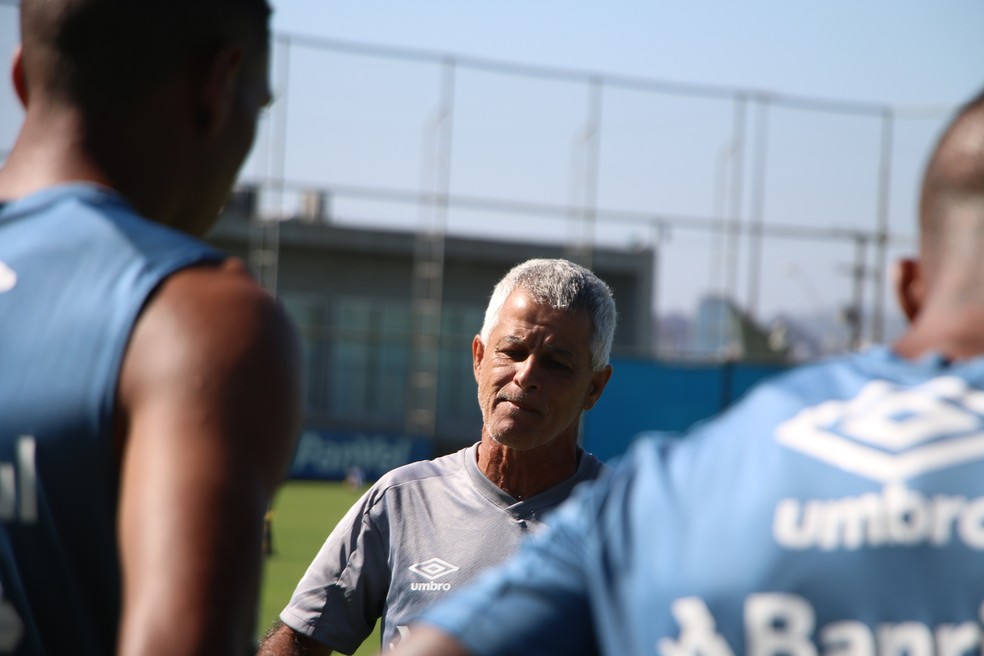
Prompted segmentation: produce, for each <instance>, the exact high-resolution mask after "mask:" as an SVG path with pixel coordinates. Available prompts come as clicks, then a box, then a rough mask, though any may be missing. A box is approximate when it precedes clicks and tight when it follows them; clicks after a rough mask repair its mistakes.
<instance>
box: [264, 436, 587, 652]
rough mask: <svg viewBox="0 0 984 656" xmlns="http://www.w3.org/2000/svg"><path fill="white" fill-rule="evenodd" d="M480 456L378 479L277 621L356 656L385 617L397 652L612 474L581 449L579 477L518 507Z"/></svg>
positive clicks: (416, 466)
mask: <svg viewBox="0 0 984 656" xmlns="http://www.w3.org/2000/svg"><path fill="white" fill-rule="evenodd" d="M477 450H478V444H473V445H472V446H470V447H467V448H465V449H462V450H461V451H458V452H456V453H452V454H450V455H447V456H444V457H441V458H437V459H435V460H428V461H422V462H415V463H411V464H409V465H405V466H403V467H399V468H397V469H394V470H393V471H391V472H389V473H388V474H386V475H385V476H383V477H382V478H380V479H379V481H377V482H376V484H375V485H373V486H372V487H371V488H370V489H369V490H368V491H367V492H366V493H365V495H363V496H362V498H361V499H360V500H359V501H358V502H357V503H356V504H355V505H354V506H353V507H352V508H351V509H350V510H349V511H348V513H346V515H345V517H343V518H342V520H341V521H340V522H339V523H338V525H337V526H336V527H335V530H333V531H332V532H331V535H329V536H328V539H327V540H326V541H325V544H324V546H322V547H321V550H320V551H319V552H318V555H317V556H316V557H315V559H314V562H312V563H311V565H310V567H308V570H307V573H305V575H304V577H303V578H302V579H301V581H300V583H298V584H297V588H296V589H295V590H294V595H293V597H292V598H291V600H290V603H289V604H288V605H287V607H286V608H285V609H284V610H283V612H281V613H280V620H281V621H282V622H283V623H284V624H286V625H287V626H289V627H291V628H292V629H294V630H295V631H298V632H299V633H302V634H304V635H307V636H310V637H312V638H314V639H315V640H318V641H319V642H322V643H324V644H326V645H328V646H329V647H331V648H332V649H333V650H336V651H340V652H342V653H346V654H351V653H352V652H353V651H355V650H356V649H357V648H358V647H359V645H361V644H362V642H363V641H364V640H365V639H366V638H367V637H368V636H369V634H370V633H371V632H372V629H373V627H374V626H375V624H376V620H377V619H378V618H380V617H382V621H383V630H382V641H383V645H384V646H390V645H392V644H395V643H396V642H398V639H399V637H400V636H401V635H402V634H403V633H405V632H406V626H407V625H408V624H409V623H410V621H411V620H412V619H414V618H416V617H417V616H418V615H419V614H420V613H421V611H422V610H423V609H424V608H426V607H427V606H429V605H430V604H432V603H434V602H435V601H437V600H438V599H441V598H442V597H444V596H446V595H447V594H448V593H450V592H451V591H452V590H454V589H456V588H458V587H459V586H461V585H462V584H464V583H465V582H466V581H469V580H470V579H472V578H473V577H474V576H475V575H476V574H478V573H479V572H481V571H482V570H484V569H486V568H488V567H490V566H492V565H495V564H497V563H500V562H502V561H503V560H504V559H505V558H506V557H507V556H509V555H510V554H511V553H512V552H513V551H515V549H516V547H517V546H518V544H519V541H520V540H521V539H522V538H523V536H524V535H525V534H526V533H528V532H530V531H532V530H534V529H536V528H537V527H538V526H539V525H540V524H541V523H542V522H543V515H544V513H546V512H547V511H549V510H550V509H552V508H554V507H555V506H557V505H558V504H560V503H561V502H562V501H563V500H564V499H566V498H567V497H568V496H569V495H570V493H571V490H572V489H573V488H574V486H575V485H577V484H578V483H581V482H582V481H587V480H592V479H595V478H597V477H598V476H600V475H601V474H602V472H603V471H604V470H605V469H606V467H605V465H604V464H603V463H602V462H601V461H599V460H598V459H597V458H595V457H594V456H593V455H591V454H590V453H587V452H585V451H580V453H579V456H580V457H579V459H578V467H577V471H576V472H575V473H574V475H573V476H571V477H570V478H568V479H567V480H565V481H563V482H561V483H559V484H558V485H555V486H554V487H552V488H550V489H549V490H545V491H544V492H542V493H540V494H537V495H536V496H534V497H531V498H529V499H525V500H523V501H517V500H516V499H514V498H512V497H511V496H509V495H508V494H506V493H505V492H503V491H502V490H501V489H499V488H498V487H497V486H496V485H495V484H493V483H492V481H490V480H489V479H488V478H486V477H485V475H484V474H483V473H482V472H481V470H479V468H478V463H477Z"/></svg>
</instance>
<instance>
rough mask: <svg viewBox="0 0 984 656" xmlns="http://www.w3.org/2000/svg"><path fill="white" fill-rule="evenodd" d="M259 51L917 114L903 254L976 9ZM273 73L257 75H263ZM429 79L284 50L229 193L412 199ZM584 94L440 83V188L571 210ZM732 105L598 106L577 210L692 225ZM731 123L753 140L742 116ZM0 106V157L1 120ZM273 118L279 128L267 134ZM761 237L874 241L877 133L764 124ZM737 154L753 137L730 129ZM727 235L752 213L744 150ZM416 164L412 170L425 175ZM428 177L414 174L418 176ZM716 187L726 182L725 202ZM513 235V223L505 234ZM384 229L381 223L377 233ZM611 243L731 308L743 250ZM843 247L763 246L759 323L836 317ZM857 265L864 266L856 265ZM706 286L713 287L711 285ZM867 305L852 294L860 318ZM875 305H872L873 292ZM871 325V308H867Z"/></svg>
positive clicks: (892, 10)
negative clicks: (571, 74)
mask: <svg viewBox="0 0 984 656" xmlns="http://www.w3.org/2000/svg"><path fill="white" fill-rule="evenodd" d="M274 5H275V14H274V21H273V26H274V30H275V32H277V33H278V34H293V35H308V36H313V37H320V38H327V39H338V40H344V41H350V42H357V43H365V44H374V45H378V46H386V47H397V48H406V49H410V50H420V51H424V52H427V53H434V54H446V55H452V56H458V57H478V58H487V59H491V60H496V61H501V62H514V63H518V64H529V65H537V66H543V67H548V68H557V69H564V70H571V71H587V72H595V73H602V74H611V75H616V76H627V77H637V78H644V79H654V80H666V81H671V82H681V83H690V84H699V85H716V86H720V87H722V88H726V89H745V90H755V91H762V92H771V93H777V94H783V95H789V96H804V97H810V98H820V99H830V100H839V101H850V102H863V103H876V104H879V105H891V106H899V107H905V108H908V109H913V108H918V107H925V108H928V112H929V113H928V116H930V118H925V117H922V118H902V119H900V120H898V121H897V123H896V125H895V134H894V142H893V157H892V177H891V196H890V204H889V207H890V209H889V225H890V227H891V229H892V230H893V232H895V233H896V234H900V235H902V236H903V238H902V240H901V241H900V242H899V243H897V244H896V245H894V246H893V248H892V249H891V252H890V254H889V255H890V258H894V257H895V256H898V255H901V254H906V253H907V252H908V251H909V250H911V243H910V244H907V243H905V235H906V234H908V235H909V236H910V237H911V229H912V226H913V225H914V216H913V209H914V207H915V199H916V193H917V192H916V189H917V183H918V179H919V175H920V172H921V168H922V165H923V163H924V160H925V157H926V154H927V152H928V150H929V148H930V146H931V144H932V141H933V139H934V138H935V136H936V134H937V132H938V130H939V127H940V125H941V123H942V121H943V120H944V118H945V116H946V111H947V109H948V108H951V107H953V106H954V105H956V104H958V103H960V102H962V101H964V100H966V99H968V98H969V97H971V96H972V95H973V94H974V93H976V92H977V91H978V90H979V89H980V88H982V87H984V38H982V37H981V34H980V26H982V25H984V2H980V1H979V0H953V1H943V2H940V1H932V0H895V1H893V2H888V1H886V0H866V1H863V2H858V1H857V0H854V1H851V2H848V1H845V0H829V1H826V2H790V1H789V0H785V1H781V2H780V1H777V0H747V1H740V2H739V1H735V2H725V1H724V0H705V1H691V2H679V1H677V2H665V1H656V0H652V1H648V2H644V1H629V0H606V1H605V2H600V1H597V0H596V1H594V2H586V1H583V0H525V1H524V0H497V1H496V2H491V1H486V0H468V1H461V0H458V1H456V2H452V1H450V0H414V1H413V2H409V1H403V2H397V1H387V2H383V1H380V0H358V1H356V0H346V1H337V0H281V1H280V2H274ZM13 17H14V14H13V12H12V10H10V9H9V8H5V7H0V50H2V51H4V52H9V50H10V49H11V48H12V47H13V43H14V40H15V37H14V25H13ZM278 63H279V60H278V58H275V61H274V70H273V73H274V77H275V80H276V78H277V75H278V71H277V66H278ZM440 73H441V68H440V65H439V64H436V63H432V62H428V61H423V62H420V61H407V60H400V59H396V60H394V59H387V58H374V57H366V56H363V55H359V54H353V53H343V52H338V51H329V52H316V51H311V50H310V49H305V48H294V49H292V54H291V57H290V73H289V77H290V82H289V84H288V85H287V86H286V87H285V88H284V89H278V91H279V92H281V93H284V92H286V93H285V95H286V99H287V100H286V102H284V101H281V102H278V104H277V105H276V106H275V107H274V109H273V110H271V112H270V114H269V116H268V117H267V119H266V120H265V122H264V125H263V126H262V128H263V129H261V132H260V135H259V138H258V142H257V147H256V148H255V149H254V152H253V154H252V155H251V158H250V160H249V161H248V162H247V165H246V167H245V169H244V179H245V178H252V179H255V178H262V177H264V175H269V174H270V171H273V170H275V169H277V166H276V164H275V163H274V161H275V160H276V158H277V153H278V152H279V153H282V154H283V158H284V165H283V167H282V173H283V175H284V177H285V178H286V179H287V180H288V181H290V182H292V183H294V184H295V186H297V187H302V186H311V187H319V188H332V189H336V190H338V189H344V188H346V187H350V188H358V189H362V188H368V187H372V188H385V189H395V190H399V191H402V192H410V193H412V192H419V191H421V190H422V189H423V188H424V186H425V185H424V183H423V182H422V180H424V179H426V178H427V175H428V171H430V169H429V168H428V167H429V166H432V164H433V161H432V158H431V155H430V154H429V151H428V147H429V145H431V142H430V140H431V139H432V138H433V133H432V132H430V131H429V130H430V128H429V127H428V126H430V125H431V123H432V122H433V117H434V115H435V110H436V107H437V105H438V104H439V103H438V102H437V98H438V95H439V86H440ZM586 98H587V89H586V86H585V85H584V84H570V83H566V82H558V81H555V80H540V79H527V78H518V77H515V76H504V75H500V74H498V73H495V72H489V71H481V70H474V69H468V68H467V67H459V70H458V71H457V73H456V86H455V99H454V102H455V115H454V143H453V148H452V169H451V176H450V190H451V192H452V194H461V195H466V196H474V197H481V198H502V199H506V200H511V201H518V202H524V203H531V204H545V205H552V206H562V205H567V204H574V205H576V204H577V203H578V202H579V201H580V200H581V199H583V195H584V188H583V185H580V186H579V182H578V180H579V178H578V177H577V175H578V173H577V170H578V168H577V167H578V166H580V165H583V163H584V158H585V151H584V149H585V146H584V144H583V142H580V141H579V139H580V136H579V135H581V134H582V133H583V130H584V127H585V110H586V102H585V100H586ZM732 112H733V108H732V105H731V103H730V101H713V102H693V101H691V100H688V99H684V100H680V99H679V98H673V97H668V96H665V95H656V96H653V95H652V94H648V95H647V94H640V93H636V92H634V91H628V90H624V89H606V92H605V97H604V101H603V122H602V128H601V136H600V159H601V166H602V171H601V174H600V175H599V178H598V188H597V199H596V200H597V204H598V206H599V207H602V208H609V209H614V210H625V211H627V212H635V213H647V212H653V213H655V214H671V215H676V214H680V215H686V216H697V217H704V218H706V217H711V216H717V215H719V213H720V211H721V210H722V208H723V207H725V206H726V202H724V201H723V200H722V199H723V198H726V194H727V190H728V189H732V188H734V187H737V186H739V185H737V183H735V182H733V181H731V182H729V180H731V179H730V178H727V177H725V176H722V174H721V171H722V170H723V169H721V166H720V165H721V164H722V162H724V163H727V152H728V148H729V143H730V135H731V132H730V130H731V121H732ZM755 112H756V110H755V108H754V107H752V108H749V109H748V114H747V116H746V125H747V126H748V129H749V130H752V129H753V128H754V126H755V124H756V121H757V120H758V117H759V115H758V114H756V113H755ZM19 116H20V115H19V110H17V108H16V104H15V103H14V102H13V100H12V97H11V95H10V93H9V90H8V89H7V88H6V87H4V88H3V89H2V90H0V150H3V149H4V148H6V147H9V144H10V143H11V142H12V139H13V135H14V134H15V131H16V126H17V123H18V121H19ZM281 118H285V120H286V125H287V128H286V133H285V135H286V136H284V135H281V136H280V137H278V136H277V134H276V125H275V122H276V121H279V120H280V119H281ZM768 121H769V138H768V139H769V141H768V157H767V177H766V180H767V184H766V187H767V191H766V196H765V201H764V203H763V209H762V214H763V215H764V219H765V221H766V222H771V221H775V222H779V223H788V224H795V225H803V226H808V227H814V228H816V227H829V226H834V227H840V228H844V229H850V228H857V227H860V228H864V229H870V228H872V227H873V226H874V219H873V217H874V215H875V213H876V205H877V193H876V192H877V184H878V179H877V169H878V148H879V124H878V122H877V121H874V120H872V119H865V118H861V119H858V118H854V117H848V118H845V117H842V116H832V115H824V114H810V113H805V112H801V111H799V110H797V109H795V108H793V109H790V108H772V109H770V110H768ZM747 138H748V139H749V140H751V139H752V138H753V135H752V133H751V132H750V133H749V134H748V135H747ZM743 157H744V160H743V161H744V179H743V181H742V188H743V193H742V200H741V203H742V210H741V212H740V213H741V215H742V217H743V220H747V219H748V216H749V215H750V214H751V213H752V211H753V209H754V208H753V207H752V206H753V203H754V200H753V192H752V190H751V188H750V185H751V177H752V174H751V170H752V168H753V167H754V165H755V162H754V155H753V153H752V151H751V150H750V149H749V148H746V150H745V153H744V155H743ZM429 158H430V159H429ZM431 172H432V171H431ZM729 185H731V186H729ZM333 209H334V212H335V213H336V218H337V219H338V220H340V221H348V222H350V223H355V224H360V223H366V224H369V223H372V222H373V221H377V220H382V219H385V220H386V221H392V222H395V223H399V222H400V221H403V223H404V224H407V223H409V225H411V226H412V225H415V224H416V223H417V222H419V220H420V219H419V212H418V211H417V210H415V209H410V208H408V207H407V206H405V205H404V206H399V205H397V204H393V203H388V204H387V203H379V202H370V201H368V200H365V199H361V200H360V199H358V198H346V197H345V196H344V194H343V193H336V196H335V198H334V200H333ZM510 221H512V222H510ZM384 222H385V221H384ZM449 225H450V226H451V227H452V229H459V230H461V231H464V232H477V233H481V234H493V235H497V236H508V237H510V238H517V239H522V238H530V239H534V240H547V241H560V242H564V241H565V240H568V241H569V240H572V239H575V238H576V237H574V236H572V234H573V233H574V232H576V229H575V228H572V227H571V225H570V224H569V223H568V222H566V221H564V220H560V219H552V218H550V217H548V216H540V215H537V214H536V213H535V212H534V213H530V214H528V215H526V216H520V217H514V218H512V219H510V217H501V216H498V215H494V214H490V213H488V212H480V211H470V212H469V211H452V214H451V216H450V217H449ZM601 232H603V234H599V235H598V238H599V240H602V241H603V240H604V239H607V240H608V241H609V242H610V243H612V244H615V245H620V246H625V245H626V244H634V243H640V244H643V245H653V244H658V245H659V246H660V249H661V251H660V252H661V259H660V266H659V270H660V280H659V282H658V284H657V289H656V294H657V298H658V300H657V303H658V306H659V309H660V310H661V311H663V312H667V311H683V312H692V311H693V310H694V308H695V307H696V302H697V299H698V298H699V296H700V295H701V294H703V293H706V292H707V291H709V290H712V291H713V290H718V291H720V290H721V289H724V288H731V289H732V290H733V291H734V292H735V293H736V294H737V297H738V300H739V302H741V303H747V302H749V297H750V296H751V294H752V292H751V291H750V290H751V288H752V282H751V280H752V274H751V273H750V269H749V262H750V261H751V260H752V259H753V258H752V255H751V254H750V251H749V250H748V247H747V245H746V246H743V247H742V250H741V252H740V255H739V260H740V261H739V263H738V267H739V268H738V269H737V270H736V274H735V275H733V276H728V275H727V273H726V267H725V266H724V265H723V264H722V259H723V255H722V254H723V252H724V251H723V248H724V246H723V245H722V241H721V239H720V238H716V237H714V236H710V235H708V234H691V233H688V232H686V231H680V230H674V231H672V234H670V233H668V236H667V235H663V234H662V233H660V234H659V235H656V234H655V231H654V230H652V229H650V228H647V227H645V226H642V227H638V226H632V227H626V226H616V227H611V228H610V229H607V228H606V229H605V230H603V231H601ZM854 257H855V250H854V246H853V244H852V243H848V242H836V243H834V242H824V241H817V242H809V243H807V242H802V241H790V240H782V239H773V240H771V241H770V240H766V242H765V244H764V246H763V250H762V255H761V258H760V260H761V276H762V279H763V281H762V282H761V283H760V284H761V287H760V291H759V292H758V296H759V300H758V310H759V313H760V316H762V318H767V317H768V316H769V315H770V314H773V313H776V312H782V311H799V312H802V311H809V310H814V309H818V308H819V309H823V310H825V311H830V312H832V313H833V312H836V310H837V309H838V308H840V307H842V306H844V305H845V304H846V303H848V302H850V301H851V300H852V299H853V298H854V297H853V293H854V291H853V287H852V284H851V279H850V276H849V275H847V271H848V270H849V269H850V267H851V266H852V265H853V264H854ZM867 264H868V265H869V266H870V265H872V264H873V262H872V261H871V255H870V252H869V254H868V260H867ZM725 278H727V280H726V279H725ZM873 293H874V290H873V288H872V286H871V284H870V281H869V283H868V284H867V287H866V296H865V302H866V303H870V301H871V299H872V295H873ZM886 298H887V293H886ZM884 302H885V306H886V308H887V309H889V310H890V311H891V309H892V303H891V301H888V300H886V301H884Z"/></svg>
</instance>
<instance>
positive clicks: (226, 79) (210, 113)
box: [198, 44, 245, 136]
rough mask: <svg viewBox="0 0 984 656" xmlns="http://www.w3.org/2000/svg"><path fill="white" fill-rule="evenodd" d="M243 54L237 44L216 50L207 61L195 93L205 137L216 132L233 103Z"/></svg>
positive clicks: (223, 122) (242, 50)
mask: <svg viewBox="0 0 984 656" xmlns="http://www.w3.org/2000/svg"><path fill="white" fill-rule="evenodd" d="M244 56H245V51H244V49H243V46H242V45H240V44H230V45H226V46H223V47H222V48H219V49H218V50H217V51H216V52H214V53H213V54H212V55H211V56H210V57H209V59H208V62H207V65H206V68H205V71H204V73H203V77H202V81H201V87H200V89H199V94H198V98H199V108H198V118H199V126H200V127H201V128H202V130H203V131H204V132H205V133H206V134H207V135H209V136H211V135H214V134H216V133H217V132H219V130H220V129H221V127H222V126H223V125H224V124H225V122H226V119H227V118H228V117H229V114H231V113H232V110H233V107H234V106H235V102H236V92H237V85H238V82H239V73H240V70H241V69H242V66H243V58H244Z"/></svg>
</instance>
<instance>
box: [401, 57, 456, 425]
mask: <svg viewBox="0 0 984 656" xmlns="http://www.w3.org/2000/svg"><path fill="white" fill-rule="evenodd" d="M455 69H456V64H455V60H454V59H451V58H448V59H446V60H445V61H444V69H443V72H442V77H441V91H440V93H441V97H440V101H439V106H438V109H437V112H436V116H435V118H434V122H433V124H432V125H430V126H428V127H427V133H426V134H425V143H424V152H425V158H426V157H427V154H428V153H429V152H430V147H429V146H430V144H431V142H432V143H433V149H434V150H433V160H427V159H425V163H424V166H423V167H422V168H423V172H424V179H423V184H422V186H423V187H424V189H423V190H422V191H423V192H425V193H426V195H427V202H426V203H425V204H424V205H423V206H422V208H421V209H422V214H421V225H420V229H419V230H418V232H417V238H416V240H415V251H414V262H413V308H412V313H413V325H412V333H411V335H410V339H411V349H410V357H411V363H410V383H409V394H408V399H407V418H406V425H407V430H408V431H410V432H411V433H414V434H418V435H426V436H429V437H432V438H433V437H435V436H436V432H437V396H438V374H439V372H440V354H441V302H442V297H443V291H444V289H443V288H444V240H445V234H446V231H447V222H448V207H449V201H448V196H449V194H450V191H451V142H452V137H453V130H452V127H453V117H454V93H455Z"/></svg>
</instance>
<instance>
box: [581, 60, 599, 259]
mask: <svg viewBox="0 0 984 656" xmlns="http://www.w3.org/2000/svg"><path fill="white" fill-rule="evenodd" d="M603 93H604V81H603V80H602V78H600V77H594V78H592V79H591V83H590V87H589V90H588V114H587V120H586V123H585V128H584V134H583V143H584V145H585V161H584V171H583V176H584V178H583V184H584V195H583V196H582V197H581V198H579V199H577V202H578V205H579V206H580V207H579V212H578V214H580V223H581V235H580V237H579V238H578V240H577V243H576V244H575V247H574V253H575V257H574V259H576V260H578V261H579V262H580V263H581V265H583V266H585V267H587V268H589V269H590V268H591V265H592V260H593V259H594V240H595V221H596V220H597V206H598V172H599V170H600V167H599V161H600V159H601V103H602V95H603Z"/></svg>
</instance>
